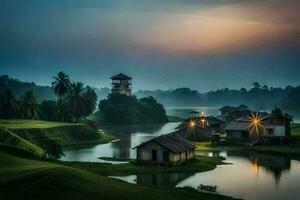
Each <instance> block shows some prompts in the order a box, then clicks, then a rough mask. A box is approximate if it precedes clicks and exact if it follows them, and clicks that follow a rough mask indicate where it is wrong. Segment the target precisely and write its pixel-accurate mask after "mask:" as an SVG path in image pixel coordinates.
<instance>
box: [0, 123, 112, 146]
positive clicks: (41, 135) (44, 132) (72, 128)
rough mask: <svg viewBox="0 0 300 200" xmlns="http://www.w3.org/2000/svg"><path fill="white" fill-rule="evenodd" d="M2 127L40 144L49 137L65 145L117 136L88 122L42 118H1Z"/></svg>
mask: <svg viewBox="0 0 300 200" xmlns="http://www.w3.org/2000/svg"><path fill="white" fill-rule="evenodd" d="M0 127H6V128H8V129H10V130H12V131H13V132H14V133H16V134H17V135H18V136H20V137H21V138H23V139H25V140H28V141H30V142H32V143H34V144H36V145H38V146H43V143H44V142H45V141H47V140H49V139H60V140H61V141H62V145H63V146H70V145H83V144H92V143H105V142H109V141H111V140H113V139H115V137H113V136H112V135H111V134H109V133H107V132H103V131H102V132H98V131H95V130H94V129H92V128H90V127H89V126H87V125H86V124H81V123H76V124H74V123H64V122H49V121H41V120H0Z"/></svg>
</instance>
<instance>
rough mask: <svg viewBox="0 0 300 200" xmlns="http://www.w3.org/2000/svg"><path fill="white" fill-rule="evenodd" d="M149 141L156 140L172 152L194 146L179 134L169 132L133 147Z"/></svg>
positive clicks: (178, 151)
mask: <svg viewBox="0 0 300 200" xmlns="http://www.w3.org/2000/svg"><path fill="white" fill-rule="evenodd" d="M150 142H156V143H158V144H160V145H162V146H164V147H165V148H167V149H169V150H170V151H172V152H173V153H181V152H185V151H186V150H189V149H194V148H195V146H194V145H193V144H191V143H190V142H188V141H187V140H186V139H184V138H183V137H181V136H179V135H178V134H177V133H169V134H167V135H161V136H159V137H156V138H153V139H151V140H148V141H146V142H144V143H142V144H140V145H138V146H136V147H134V148H137V147H142V146H144V145H145V144H148V143H150Z"/></svg>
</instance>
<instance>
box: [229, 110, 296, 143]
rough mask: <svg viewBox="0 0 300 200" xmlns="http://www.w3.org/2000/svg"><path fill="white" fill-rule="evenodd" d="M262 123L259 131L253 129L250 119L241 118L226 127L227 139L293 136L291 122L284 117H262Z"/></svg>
mask: <svg viewBox="0 0 300 200" xmlns="http://www.w3.org/2000/svg"><path fill="white" fill-rule="evenodd" d="M260 121H261V122H260V124H261V125H259V126H258V129H253V127H252V126H251V125H250V124H251V122H250V120H249V118H246V117H242V118H239V119H237V120H235V121H233V122H231V123H230V124H229V125H228V126H226V128H225V131H226V133H227V137H229V138H241V139H252V140H254V139H259V138H275V137H281V138H282V137H290V136H291V131H290V120H289V119H288V118H286V117H285V116H283V115H268V116H265V117H262V118H261V119H260ZM257 131H258V132H257Z"/></svg>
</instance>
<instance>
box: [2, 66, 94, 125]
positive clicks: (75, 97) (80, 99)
mask: <svg viewBox="0 0 300 200" xmlns="http://www.w3.org/2000/svg"><path fill="white" fill-rule="evenodd" d="M53 78H54V81H53V82H52V86H53V87H54V92H55V94H56V95H57V98H58V100H57V102H54V101H53V100H45V101H43V102H42V103H41V104H40V105H39V104H38V99H37V98H36V96H35V93H34V91H33V90H28V91H26V92H25V93H24V95H23V96H22V98H21V100H19V101H18V100H17V99H16V98H15V96H14V94H13V93H12V91H11V90H10V89H6V90H4V92H3V93H2V94H1V93H0V95H1V101H0V113H1V114H0V118H3V119H12V118H22V119H43V120H51V121H55V120H57V121H68V122H79V121H80V120H82V119H85V118H86V117H87V116H89V115H90V114H92V113H93V111H94V110H95V109H96V103H97V94H96V92H95V91H94V90H93V89H92V88H91V87H84V85H83V84H82V83H80V82H77V83H75V82H73V83H72V82H71V80H70V78H69V76H68V75H67V74H65V73H64V72H59V73H58V74H57V76H55V77H53ZM9 80H10V79H9V78H8V77H6V76H4V77H3V76H1V77H0V86H2V85H3V86H5V85H6V82H9ZM1 90H2V89H1V88H0V91H1Z"/></svg>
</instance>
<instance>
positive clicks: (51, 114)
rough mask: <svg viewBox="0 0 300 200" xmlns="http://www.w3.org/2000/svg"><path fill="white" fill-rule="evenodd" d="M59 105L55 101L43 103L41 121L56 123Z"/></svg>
mask: <svg viewBox="0 0 300 200" xmlns="http://www.w3.org/2000/svg"><path fill="white" fill-rule="evenodd" d="M56 108H57V104H56V102H55V101H43V102H42V103H41V105H40V119H42V120H50V121H54V120H55V118H56Z"/></svg>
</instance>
